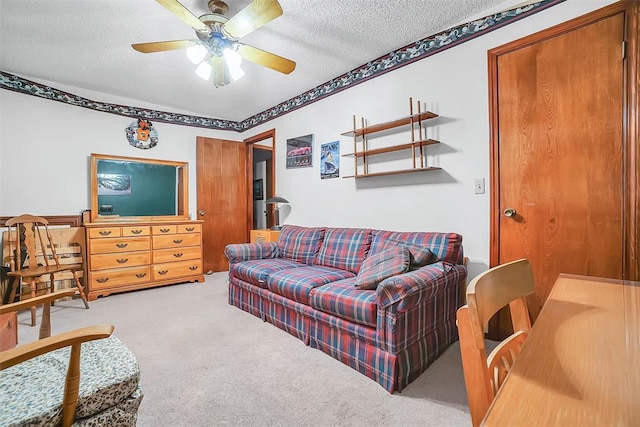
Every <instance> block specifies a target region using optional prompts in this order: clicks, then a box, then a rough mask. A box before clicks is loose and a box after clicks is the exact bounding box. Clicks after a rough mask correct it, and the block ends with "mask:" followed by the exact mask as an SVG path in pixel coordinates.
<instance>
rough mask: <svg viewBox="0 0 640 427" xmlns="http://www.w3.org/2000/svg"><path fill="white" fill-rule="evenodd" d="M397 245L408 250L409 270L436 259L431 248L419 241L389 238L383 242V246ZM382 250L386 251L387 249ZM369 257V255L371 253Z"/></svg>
mask: <svg viewBox="0 0 640 427" xmlns="http://www.w3.org/2000/svg"><path fill="white" fill-rule="evenodd" d="M398 246H402V247H405V248H407V249H408V250H409V270H417V269H418V268H420V267H424V266H425V265H429V264H432V263H434V262H436V260H437V257H436V255H435V254H434V253H433V252H431V249H429V248H428V247H426V246H425V245H422V244H419V243H411V242H403V241H400V240H395V239H389V240H388V241H386V242H385V245H384V246H383V247H384V248H389V247H398ZM384 250H385V251H386V250H387V249H384ZM376 255H377V254H376ZM374 256H375V255H374ZM369 257H371V255H370V256H369Z"/></svg>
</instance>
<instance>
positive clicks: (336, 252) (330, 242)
mask: <svg viewBox="0 0 640 427" xmlns="http://www.w3.org/2000/svg"><path fill="white" fill-rule="evenodd" d="M370 246H371V230H369V229H363V228H327V230H326V232H325V235H324V241H323V242H322V247H321V248H320V251H319V252H318V256H317V258H316V262H315V263H316V264H317V265H325V266H327V267H334V268H338V269H340V270H347V271H351V272H353V273H356V274H357V273H358V271H359V270H360V265H361V264H362V262H363V261H364V259H365V258H366V257H367V253H368V252H369V247H370Z"/></svg>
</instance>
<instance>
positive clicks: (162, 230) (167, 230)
mask: <svg viewBox="0 0 640 427" xmlns="http://www.w3.org/2000/svg"><path fill="white" fill-rule="evenodd" d="M169 230H170V229H169V228H161V229H160V232H161V233H168V232H169Z"/></svg>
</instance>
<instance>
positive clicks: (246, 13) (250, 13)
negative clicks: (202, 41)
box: [157, 0, 282, 38]
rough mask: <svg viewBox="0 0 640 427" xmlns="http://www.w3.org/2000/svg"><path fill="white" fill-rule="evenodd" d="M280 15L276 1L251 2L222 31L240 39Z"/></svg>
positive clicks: (280, 10)
mask: <svg viewBox="0 0 640 427" xmlns="http://www.w3.org/2000/svg"><path fill="white" fill-rule="evenodd" d="M157 1H159V0H157ZM280 15H282V7H280V3H278V1H277V0H253V1H252V2H251V4H249V6H247V7H245V8H244V9H242V10H241V11H240V12H238V13H237V14H235V15H234V16H233V17H232V18H231V19H229V20H228V21H227V22H226V24H224V29H225V31H226V32H227V33H228V34H229V35H231V36H232V37H236V38H241V37H244V36H246V35H247V34H249V33H250V32H252V31H253V30H257V29H258V28H260V27H262V26H263V25H264V24H266V23H267V22H269V21H272V20H274V19H276V18H277V17H278V16H280Z"/></svg>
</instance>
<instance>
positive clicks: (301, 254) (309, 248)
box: [278, 225, 325, 265]
mask: <svg viewBox="0 0 640 427" xmlns="http://www.w3.org/2000/svg"><path fill="white" fill-rule="evenodd" d="M324 233H325V229H324V227H300V226H297V225H283V226H282V231H281V232H280V236H279V237H278V250H279V251H280V257H281V258H285V259H290V260H293V261H298V262H301V263H304V264H308V265H311V264H313V261H314V260H315V258H316V255H317V254H318V251H319V250H320V245H322V240H323V238H324Z"/></svg>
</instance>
